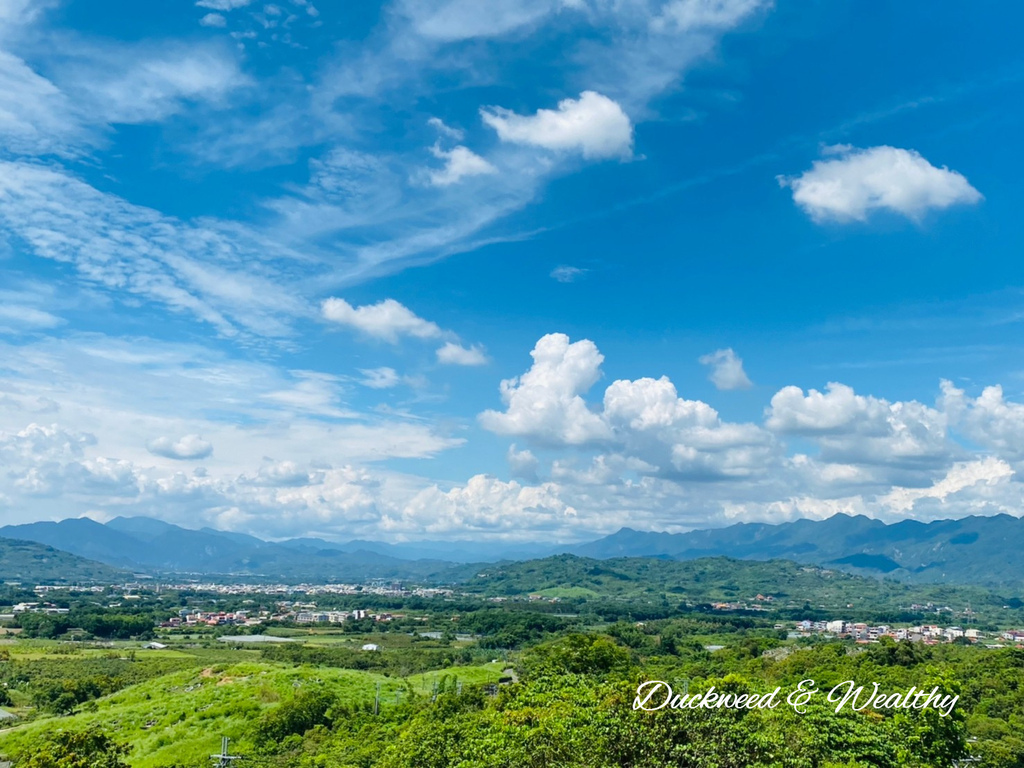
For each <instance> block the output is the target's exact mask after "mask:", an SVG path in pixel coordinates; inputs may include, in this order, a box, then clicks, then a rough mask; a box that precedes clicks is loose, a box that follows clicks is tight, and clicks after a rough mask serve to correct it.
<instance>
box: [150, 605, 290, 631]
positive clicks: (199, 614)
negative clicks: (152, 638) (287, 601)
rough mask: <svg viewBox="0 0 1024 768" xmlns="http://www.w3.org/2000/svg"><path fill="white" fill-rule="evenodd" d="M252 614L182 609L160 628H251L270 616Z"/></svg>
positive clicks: (263, 613) (261, 612) (247, 612)
mask: <svg viewBox="0 0 1024 768" xmlns="http://www.w3.org/2000/svg"><path fill="white" fill-rule="evenodd" d="M252 613H253V612H252V611H201V610H198V609H192V608H182V609H181V610H180V611H178V615H177V616H172V617H171V618H170V619H168V620H167V621H163V622H160V626H161V627H164V628H170V629H180V628H191V627H223V626H232V625H234V626H248V627H251V626H256V625H259V624H262V623H263V622H264V621H265V620H266V619H267V618H268V617H269V615H270V614H269V613H268V612H267V611H260V612H259V613H258V614H257V615H252Z"/></svg>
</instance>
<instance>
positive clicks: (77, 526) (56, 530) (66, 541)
mask: <svg viewBox="0 0 1024 768" xmlns="http://www.w3.org/2000/svg"><path fill="white" fill-rule="evenodd" d="M153 522H157V521H155V520H154V521H153ZM0 536H3V537H5V538H9V539H21V540H23V541H35V542H38V543H40V544H45V545H47V546H50V547H53V548H54V549H60V550H63V551H64V552H70V553H72V554H74V555H78V556H79V557H85V558H88V559H90V560H97V561H99V562H101V563H107V564H108V565H114V566H118V567H129V568H131V567H136V566H138V565H139V564H140V563H141V561H140V560H138V559H137V557H136V555H137V554H138V549H139V546H140V545H139V541H138V540H137V539H136V538H134V537H133V536H129V535H127V534H125V533H123V532H121V531H119V530H117V529H116V528H111V527H109V526H106V525H103V524H102V523H97V522H96V521H95V520H90V519H88V518H84V517H83V518H71V519H68V520H61V521H60V522H59V523H53V522H40V523H26V524H25V525H7V526H4V527H3V528H0Z"/></svg>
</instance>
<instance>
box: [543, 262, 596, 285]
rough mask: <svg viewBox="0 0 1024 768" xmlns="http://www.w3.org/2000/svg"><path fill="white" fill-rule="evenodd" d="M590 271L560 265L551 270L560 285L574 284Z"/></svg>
mask: <svg viewBox="0 0 1024 768" xmlns="http://www.w3.org/2000/svg"><path fill="white" fill-rule="evenodd" d="M588 271H589V270H586V269H582V268H580V267H571V266H569V265H568V264H560V265H559V266H557V267H555V268H554V269H552V270H551V277H552V278H553V279H555V280H557V281H558V282H560V283H574V282H576V281H577V280H579V279H580V278H581V277H583V276H584V275H585V274H587V272H588Z"/></svg>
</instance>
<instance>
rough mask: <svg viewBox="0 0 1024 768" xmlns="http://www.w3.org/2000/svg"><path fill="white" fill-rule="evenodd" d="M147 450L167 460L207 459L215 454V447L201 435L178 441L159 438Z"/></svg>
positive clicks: (151, 441)
mask: <svg viewBox="0 0 1024 768" xmlns="http://www.w3.org/2000/svg"><path fill="white" fill-rule="evenodd" d="M146 448H147V450H148V451H149V452H150V453H152V454H155V455H157V456H163V457H164V458H166V459H183V460H184V459H205V458H207V457H208V456H210V455H211V454H212V453H213V445H211V444H210V443H208V442H207V441H206V440H203V438H201V437H200V436H199V435H185V436H184V437H179V438H178V439H177V440H175V439H174V438H171V437H158V438H155V439H154V440H150V441H149V443H148V444H147V445H146Z"/></svg>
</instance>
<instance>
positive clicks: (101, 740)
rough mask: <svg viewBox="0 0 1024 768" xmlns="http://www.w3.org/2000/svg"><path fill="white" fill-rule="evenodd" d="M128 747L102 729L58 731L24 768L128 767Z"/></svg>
mask: <svg viewBox="0 0 1024 768" xmlns="http://www.w3.org/2000/svg"><path fill="white" fill-rule="evenodd" d="M127 754H128V747H127V745H125V744H120V743H118V742H116V741H114V740H113V739H112V738H110V736H108V735H107V734H106V733H104V732H103V731H62V732H60V733H56V734H53V735H51V736H50V737H49V738H48V739H47V740H46V741H45V742H43V743H42V744H41V745H39V746H38V747H37V749H36V750H35V751H34V754H33V755H32V757H30V758H29V759H28V762H26V763H23V764H22V765H24V766H25V768H129V765H128V763H126V762H125V761H124V759H123V758H124V756H125V755H127Z"/></svg>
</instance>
